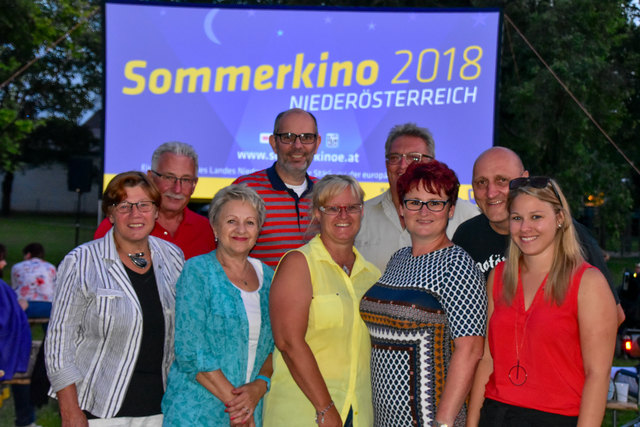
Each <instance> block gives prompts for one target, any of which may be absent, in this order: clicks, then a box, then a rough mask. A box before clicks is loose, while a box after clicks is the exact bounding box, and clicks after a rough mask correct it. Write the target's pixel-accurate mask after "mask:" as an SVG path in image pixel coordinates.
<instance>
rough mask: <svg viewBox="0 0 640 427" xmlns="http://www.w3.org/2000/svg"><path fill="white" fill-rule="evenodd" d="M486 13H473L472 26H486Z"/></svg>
mask: <svg viewBox="0 0 640 427" xmlns="http://www.w3.org/2000/svg"><path fill="white" fill-rule="evenodd" d="M486 19H487V15H485V14H483V13H476V14H475V15H473V26H474V27H477V26H478V25H482V26H483V27H486V26H487V22H486Z"/></svg>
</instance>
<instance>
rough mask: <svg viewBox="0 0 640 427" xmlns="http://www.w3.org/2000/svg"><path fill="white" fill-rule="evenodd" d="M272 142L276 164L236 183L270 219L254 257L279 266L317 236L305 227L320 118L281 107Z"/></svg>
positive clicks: (270, 264)
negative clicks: (257, 197) (253, 196)
mask: <svg viewBox="0 0 640 427" xmlns="http://www.w3.org/2000/svg"><path fill="white" fill-rule="evenodd" d="M269 144H271V148H272V149H273V151H274V152H275V153H276V155H277V156H278V159H277V160H276V162H275V163H274V164H273V165H272V166H271V167H270V168H267V169H264V170H261V171H257V172H254V173H252V174H249V175H244V176H241V177H239V178H238V179H236V180H235V181H234V182H233V183H234V184H247V185H248V186H249V187H251V188H253V189H254V190H256V192H257V193H258V194H259V195H260V197H262V199H263V200H264V203H265V205H266V208H267V218H266V220H265V222H264V226H263V227H262V231H261V232H260V236H258V241H257V243H256V246H255V247H254V248H253V251H252V252H251V256H252V257H254V258H257V259H259V260H261V261H263V262H264V263H266V264H267V265H269V266H271V267H272V268H275V267H276V266H277V265H278V261H280V258H281V257H282V255H284V254H285V253H286V252H287V251H289V250H291V249H295V248H298V247H300V246H302V245H304V244H305V243H307V242H308V241H309V240H310V239H311V238H312V237H313V236H311V235H308V234H307V233H306V231H307V226H308V225H309V221H310V219H311V217H310V216H309V207H310V205H311V199H310V194H311V190H312V188H313V183H314V182H315V181H316V179H315V178H313V177H310V176H309V175H308V174H307V169H308V168H309V166H310V165H311V161H312V160H313V156H314V155H315V154H316V151H318V146H319V145H320V135H318V123H317V121H316V118H315V117H314V116H313V114H311V113H309V112H307V111H304V110H301V109H299V108H293V109H291V110H287V111H283V112H282V113H280V114H278V117H276V121H275V124H274V127H273V135H271V136H270V137H269Z"/></svg>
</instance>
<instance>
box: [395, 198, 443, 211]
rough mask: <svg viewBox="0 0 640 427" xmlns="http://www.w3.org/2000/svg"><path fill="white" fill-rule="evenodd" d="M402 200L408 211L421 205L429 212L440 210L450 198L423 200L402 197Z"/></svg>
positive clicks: (420, 207) (419, 207) (414, 209)
mask: <svg viewBox="0 0 640 427" xmlns="http://www.w3.org/2000/svg"><path fill="white" fill-rule="evenodd" d="M402 202H403V203H404V207H405V208H407V209H408V210H410V211H419V210H420V209H422V207H423V206H426V207H427V209H429V210H430V211H431V212H442V211H443V210H444V207H445V206H447V203H449V202H450V200H427V201H426V202H423V201H422V200H420V199H404V200H403V201H402Z"/></svg>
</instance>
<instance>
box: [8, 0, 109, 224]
mask: <svg viewBox="0 0 640 427" xmlns="http://www.w3.org/2000/svg"><path fill="white" fill-rule="evenodd" d="M98 11H99V2H98V1H97V0H87V1H80V0H53V1H47V0H38V1H32V0H14V1H12V4H11V6H10V7H2V14H0V40H1V42H0V85H2V86H0V162H1V164H2V168H3V170H4V172H5V174H4V180H3V184H2V190H3V197H2V201H3V203H2V212H3V213H4V214H7V213H8V212H9V210H10V205H9V201H10V195H11V186H12V182H13V174H14V172H15V171H17V170H18V169H19V168H21V167H22V166H23V165H24V163H23V156H22V154H23V153H24V152H25V144H26V142H27V141H28V136H29V135H30V134H31V133H32V132H33V131H34V130H35V129H37V128H38V126H41V125H43V124H44V123H46V119H47V118H51V117H58V118H64V119H67V120H70V121H72V122H75V121H77V120H78V118H79V117H80V116H81V115H82V113H83V112H85V111H86V110H87V109H91V108H93V104H94V100H95V96H96V94H97V93H98V91H99V88H101V86H102V74H101V72H100V70H101V68H102V66H101V57H102V54H101V49H102V43H101V30H100V21H99V20H98V14H97V12H98ZM65 34H68V37H64V35H65ZM56 42H57V44H56ZM50 46H53V47H52V48H51V49H50V50H48V49H47V48H48V47H50Z"/></svg>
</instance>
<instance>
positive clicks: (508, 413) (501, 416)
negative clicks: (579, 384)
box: [479, 399, 578, 427]
mask: <svg viewBox="0 0 640 427" xmlns="http://www.w3.org/2000/svg"><path fill="white" fill-rule="evenodd" d="M577 425H578V417H568V416H566V415H559V414H553V413H551V412H543V411H538V410H536V409H530V408H522V407H520V406H513V405H508V404H506V403H502V402H497V401H495V400H491V399H485V400H484V404H483V405H482V409H481V410H480V424H479V427H576V426H577Z"/></svg>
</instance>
